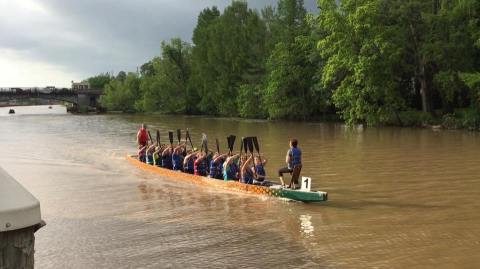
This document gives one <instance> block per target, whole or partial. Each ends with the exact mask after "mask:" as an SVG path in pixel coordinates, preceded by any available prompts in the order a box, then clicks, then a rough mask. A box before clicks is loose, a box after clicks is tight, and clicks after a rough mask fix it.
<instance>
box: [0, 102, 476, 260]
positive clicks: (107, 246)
mask: <svg viewBox="0 0 480 269" xmlns="http://www.w3.org/2000/svg"><path fill="white" fill-rule="evenodd" d="M7 112H8V110H7V108H0V114H1V115H2V116H0V166H2V167H3V168H4V169H6V170H7V171H8V172H9V173H10V174H11V175H13V176H14V177H15V178H17V180H18V181H19V182H21V183H22V184H23V185H24V186H25V187H26V188H27V189H29V190H30V191H31V192H32V193H33V194H34V195H35V196H36V197H37V198H38V199H39V200H40V202H41V208H42V215H43V219H44V220H45V221H46V222H47V226H45V227H44V228H42V229H41V230H40V231H38V232H37V234H36V240H37V241H36V254H35V259H36V267H37V268H478V267H480V254H479V253H480V210H479V207H480V161H479V159H480V153H479V152H480V135H479V134H478V133H472V132H467V131H433V130H430V129H409V128H365V129H363V130H361V129H355V130H351V129H347V128H345V127H344V126H343V125H341V124H321V123H294V122H268V121H253V120H237V119H214V118H205V117H184V116H126V115H90V116H77V115H70V114H66V113H65V109H64V108H63V107H60V106H54V107H53V108H52V109H48V108H47V107H36V108H28V107H23V108H18V109H17V114H16V115H14V116H9V115H7ZM29 114H36V115H29ZM141 122H145V123H147V124H148V125H149V126H150V127H151V128H152V129H155V130H156V129H160V130H161V134H162V141H166V139H167V137H168V136H167V131H168V130H175V129H177V128H182V129H185V128H187V127H188V128H190V133H191V135H192V139H193V142H194V143H195V144H197V145H198V144H199V141H200V137H201V133H202V132H205V133H207V135H208V137H209V144H210V147H212V146H213V145H214V138H215V137H218V138H220V139H221V141H222V142H221V143H222V146H221V148H223V149H225V147H226V146H225V145H226V139H225V137H226V136H227V135H229V134H236V135H237V137H240V136H249V135H256V136H258V138H259V141H260V149H261V152H262V154H264V155H265V156H266V158H268V160H269V163H268V170H267V173H268V174H269V175H272V176H274V175H275V171H276V169H277V168H278V167H280V166H282V165H283V164H284V163H283V162H284V155H285V152H286V150H287V149H288V145H287V143H288V139H289V138H290V137H296V138H298V139H299V141H300V143H299V146H300V148H301V149H302V150H303V158H304V169H303V171H302V174H303V175H308V176H310V177H312V179H313V188H314V189H318V190H323V191H327V192H329V199H330V200H329V201H328V202H326V203H319V204H304V203H299V202H286V201H282V200H278V199H275V198H262V197H257V196H252V195H248V194H237V193H229V192H221V191H217V190H214V189H210V188H207V187H201V186H195V185H189V184H187V183H182V182H176V181H174V180H171V179H168V178H163V177H161V176H158V175H154V174H150V173H148V172H144V171H141V170H138V169H137V168H135V167H134V166H132V165H130V164H129V163H128V162H127V161H126V160H125V158H124V157H125V155H126V154H128V153H133V152H134V151H135V145H134V141H135V134H136V130H137V128H138V125H139V124H140V123H141ZM237 142H238V139H237ZM237 147H238V144H237Z"/></svg>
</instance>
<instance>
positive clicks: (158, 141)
mask: <svg viewBox="0 0 480 269" xmlns="http://www.w3.org/2000/svg"><path fill="white" fill-rule="evenodd" d="M157 144H158V145H159V146H160V131H159V130H157Z"/></svg>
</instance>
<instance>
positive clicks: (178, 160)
mask: <svg viewBox="0 0 480 269" xmlns="http://www.w3.org/2000/svg"><path fill="white" fill-rule="evenodd" d="M183 148H184V145H183V144H182V145H178V146H177V147H176V148H175V149H173V154H172V167H173V170H175V171H182V170H183Z"/></svg>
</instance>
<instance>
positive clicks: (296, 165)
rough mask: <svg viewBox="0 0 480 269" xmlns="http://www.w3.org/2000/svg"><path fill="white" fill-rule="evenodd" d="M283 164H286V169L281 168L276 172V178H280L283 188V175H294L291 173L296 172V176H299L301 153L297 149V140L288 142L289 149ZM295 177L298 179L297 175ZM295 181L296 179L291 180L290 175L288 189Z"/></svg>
mask: <svg viewBox="0 0 480 269" xmlns="http://www.w3.org/2000/svg"><path fill="white" fill-rule="evenodd" d="M285 162H286V163H287V167H283V168H280V169H279V170H278V176H279V177H280V182H281V183H282V185H283V186H285V182H284V181H283V174H284V173H290V174H294V173H293V172H294V171H297V172H298V174H300V170H301V169H302V151H301V150H300V149H299V148H298V140H297V139H291V140H290V149H289V150H288V151H287V155H286V156H285ZM296 176H297V177H298V175H296ZM296 180H298V179H295V178H293V175H292V181H291V182H290V187H291V185H292V184H293V185H295V184H296V182H295V181H296Z"/></svg>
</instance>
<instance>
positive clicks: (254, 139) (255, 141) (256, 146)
mask: <svg viewBox="0 0 480 269" xmlns="http://www.w3.org/2000/svg"><path fill="white" fill-rule="evenodd" d="M252 140H253V146H254V147H255V150H256V151H257V153H258V159H259V160H260V163H261V162H262V158H261V157H260V146H259V145H258V140H257V137H256V136H254V137H253V138H252Z"/></svg>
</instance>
